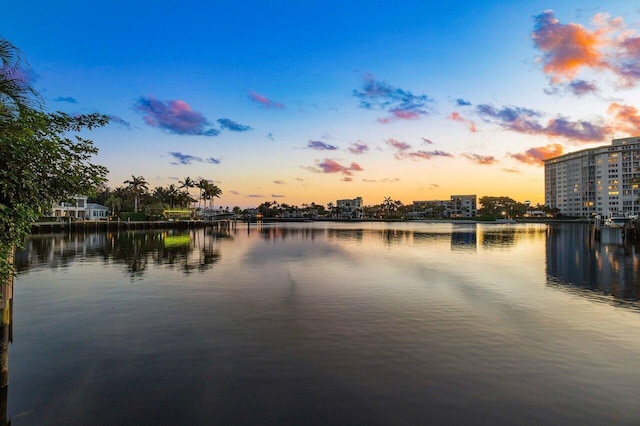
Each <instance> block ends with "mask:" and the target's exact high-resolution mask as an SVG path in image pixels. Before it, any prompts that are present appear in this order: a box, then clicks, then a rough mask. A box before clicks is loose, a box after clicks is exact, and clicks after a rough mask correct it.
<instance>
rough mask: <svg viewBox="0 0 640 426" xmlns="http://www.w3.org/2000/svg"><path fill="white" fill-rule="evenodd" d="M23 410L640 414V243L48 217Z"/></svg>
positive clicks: (166, 420) (22, 376)
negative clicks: (51, 231)
mask: <svg viewBox="0 0 640 426" xmlns="http://www.w3.org/2000/svg"><path fill="white" fill-rule="evenodd" d="M16 264H17V269H18V275H17V277H16V279H15V286H14V298H13V318H12V327H13V328H12V337H13V342H12V344H11V346H10V352H9V377H10V382H9V387H8V397H7V398H8V399H7V407H8V408H7V419H8V420H10V421H11V424H12V425H13V426H16V425H36V424H47V425H68V424H87V425H89V424H90V425H116V424H117V425H140V424H149V425H150V424H153V425H162V424H172V425H175V424H188V425H209V424H234V425H235V424H304V425H313V424H323V425H324V424H332V425H339V424H349V425H353V424H367V425H376V424H380V425H387V424H393V425H399V424H408V425H415V424H492V425H493V424H637V423H638V421H639V419H640V404H638V395H640V302H639V301H638V298H639V297H640V249H639V248H638V247H636V246H632V245H625V244H623V243H622V241H621V240H620V238H619V235H617V234H615V233H605V234H603V235H602V236H601V238H599V239H595V238H593V235H592V233H591V231H590V229H589V227H588V226H586V225H574V224H557V225H545V224H526V225H525V224H518V225H494V224H478V225H476V224H449V223H418V222H414V223H305V224H271V225H255V224H253V225H251V226H250V227H249V226H247V225H246V224H245V225H243V226H238V228H237V229H236V230H232V231H226V232H222V233H216V232H215V231H212V230H210V229H199V230H191V231H184V232H182V231H177V230H176V231H162V230H153V231H135V232H120V233H117V232H114V233H86V234H78V233H76V234H56V235H34V236H32V237H31V238H29V240H28V241H27V244H26V248H25V249H24V250H22V251H20V252H18V253H17V255H16Z"/></svg>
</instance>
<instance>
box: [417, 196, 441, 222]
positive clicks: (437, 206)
mask: <svg viewBox="0 0 640 426" xmlns="http://www.w3.org/2000/svg"><path fill="white" fill-rule="evenodd" d="M448 204H449V201H447V200H430V201H414V202H413V215H412V216H414V217H422V218H425V219H440V218H443V217H445V216H444V215H445V212H446V211H447V206H448Z"/></svg>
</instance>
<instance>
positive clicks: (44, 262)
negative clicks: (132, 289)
mask: <svg viewBox="0 0 640 426" xmlns="http://www.w3.org/2000/svg"><path fill="white" fill-rule="evenodd" d="M231 238H233V237H232V235H231V233H230V231H225V232H222V231H215V230H213V231H210V230H208V231H205V232H203V231H202V230H192V231H188V232H176V231H128V232H117V233H96V234H56V235H49V236H42V235H38V236H34V237H31V238H29V239H28V240H27V244H26V247H25V249H24V250H21V251H18V253H17V255H16V265H17V266H18V268H17V270H18V272H21V271H27V270H28V269H30V268H33V267H38V266H46V267H49V268H54V269H55V268H58V267H66V266H69V265H71V264H72V263H73V262H74V261H75V260H78V259H79V258H102V260H103V261H104V262H105V263H108V262H114V263H117V264H123V265H124V266H125V270H126V273H127V275H129V276H130V277H131V278H132V279H133V278H140V277H142V276H144V274H145V272H146V271H147V269H148V268H149V265H150V264H156V265H164V266H167V267H169V268H172V269H173V268H177V269H180V270H182V271H183V272H184V273H187V274H188V273H191V272H193V271H199V272H204V271H206V270H208V269H209V268H211V266H212V265H214V264H215V263H216V262H217V261H218V260H220V258H221V254H220V249H219V248H218V245H217V244H216V242H217V241H218V240H221V239H231Z"/></svg>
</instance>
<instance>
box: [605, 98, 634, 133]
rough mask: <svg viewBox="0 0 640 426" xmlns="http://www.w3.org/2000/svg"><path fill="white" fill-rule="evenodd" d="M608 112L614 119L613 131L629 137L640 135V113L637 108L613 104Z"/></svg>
mask: <svg viewBox="0 0 640 426" xmlns="http://www.w3.org/2000/svg"><path fill="white" fill-rule="evenodd" d="M607 112H608V113H609V114H611V115H612V116H613V118H614V120H613V122H612V123H613V124H612V128H613V130H615V131H618V132H620V133H623V134H627V135H637V134H638V133H640V113H639V112H638V109H637V108H636V107H633V106H631V105H622V104H619V103H616V102H613V103H612V104H610V105H609V109H608V110H607Z"/></svg>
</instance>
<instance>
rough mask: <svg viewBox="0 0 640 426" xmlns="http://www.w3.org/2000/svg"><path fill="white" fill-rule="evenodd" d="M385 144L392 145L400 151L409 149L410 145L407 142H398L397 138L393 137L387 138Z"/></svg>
mask: <svg viewBox="0 0 640 426" xmlns="http://www.w3.org/2000/svg"><path fill="white" fill-rule="evenodd" d="M387 144H389V145H391V146H392V147H394V148H395V149H397V150H398V151H401V152H402V151H406V150H409V149H411V145H409V144H408V143H406V142H400V141H399V140H397V139H393V138H390V139H387Z"/></svg>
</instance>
